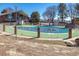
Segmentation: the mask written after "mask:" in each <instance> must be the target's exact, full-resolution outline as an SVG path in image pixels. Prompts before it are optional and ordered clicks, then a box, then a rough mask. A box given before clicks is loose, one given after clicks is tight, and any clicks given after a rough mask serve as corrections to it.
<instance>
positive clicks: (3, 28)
mask: <svg viewBox="0 0 79 59" xmlns="http://www.w3.org/2000/svg"><path fill="white" fill-rule="evenodd" d="M3 32H5V24H3Z"/></svg>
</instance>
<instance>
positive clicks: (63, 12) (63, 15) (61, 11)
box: [58, 3, 67, 22]
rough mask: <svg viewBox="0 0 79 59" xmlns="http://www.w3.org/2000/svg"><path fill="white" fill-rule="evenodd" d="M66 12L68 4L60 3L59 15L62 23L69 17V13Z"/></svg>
mask: <svg viewBox="0 0 79 59" xmlns="http://www.w3.org/2000/svg"><path fill="white" fill-rule="evenodd" d="M66 11H67V7H66V4H65V3H60V4H59V5H58V15H59V16H60V18H61V21H62V22H64V18H66V17H67V12H66Z"/></svg>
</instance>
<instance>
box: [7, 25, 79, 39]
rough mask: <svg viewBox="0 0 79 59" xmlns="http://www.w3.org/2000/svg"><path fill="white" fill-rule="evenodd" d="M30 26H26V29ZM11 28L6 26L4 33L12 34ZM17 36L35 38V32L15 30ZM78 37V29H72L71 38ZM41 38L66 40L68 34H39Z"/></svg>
mask: <svg viewBox="0 0 79 59" xmlns="http://www.w3.org/2000/svg"><path fill="white" fill-rule="evenodd" d="M19 26H26V25H19ZM28 26H31V25H27V26H26V27H28ZM13 30H14V29H13V28H12V27H11V26H6V32H9V33H14V32H13ZM17 34H18V35H22V36H29V37H37V32H33V31H24V30H17ZM76 36H79V31H78V29H73V37H76ZM41 37H42V38H63V39H64V38H67V37H68V33H42V32H41Z"/></svg>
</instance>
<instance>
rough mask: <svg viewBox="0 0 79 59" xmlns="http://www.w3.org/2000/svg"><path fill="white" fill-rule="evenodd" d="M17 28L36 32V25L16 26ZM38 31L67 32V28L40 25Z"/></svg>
mask: <svg viewBox="0 0 79 59" xmlns="http://www.w3.org/2000/svg"><path fill="white" fill-rule="evenodd" d="M17 28H18V29H20V30H25V31H34V32H37V26H33V27H17ZM40 32H44V33H67V32H68V29H67V28H61V27H58V26H40Z"/></svg>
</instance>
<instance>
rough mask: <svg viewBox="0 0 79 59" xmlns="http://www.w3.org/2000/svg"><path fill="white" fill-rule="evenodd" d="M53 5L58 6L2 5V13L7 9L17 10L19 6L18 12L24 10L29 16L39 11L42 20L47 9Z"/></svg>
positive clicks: (41, 4) (48, 4) (34, 4)
mask: <svg viewBox="0 0 79 59" xmlns="http://www.w3.org/2000/svg"><path fill="white" fill-rule="evenodd" d="M53 5H58V3H57V4H56V3H0V12H1V11H2V10H3V9H5V8H12V9H14V10H15V6H17V8H18V10H23V11H24V12H25V13H26V14H28V15H29V16H30V15H31V13H32V12H34V11H38V12H39V13H40V16H41V18H43V17H42V14H43V13H44V12H45V10H46V8H47V7H49V6H53Z"/></svg>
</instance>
